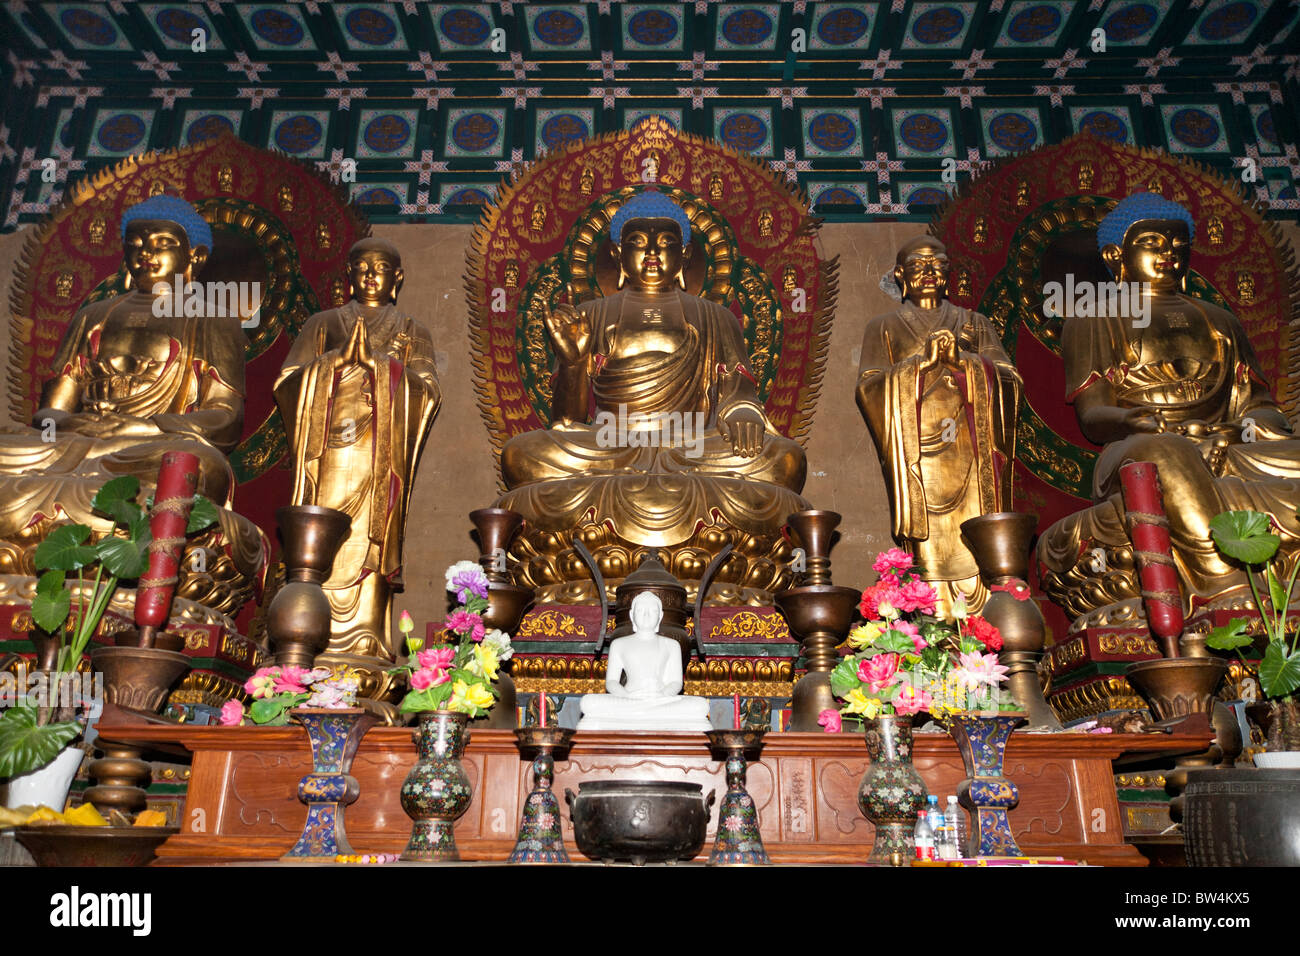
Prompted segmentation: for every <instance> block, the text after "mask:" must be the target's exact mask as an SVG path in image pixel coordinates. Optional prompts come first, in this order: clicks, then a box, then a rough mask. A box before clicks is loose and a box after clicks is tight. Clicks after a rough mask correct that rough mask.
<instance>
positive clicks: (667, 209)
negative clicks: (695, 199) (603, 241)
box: [609, 190, 691, 248]
mask: <svg viewBox="0 0 1300 956" xmlns="http://www.w3.org/2000/svg"><path fill="white" fill-rule="evenodd" d="M633 219H671V220H672V221H673V222H675V223H677V225H678V226H680V227H681V230H682V248H685V247H686V246H688V245H689V244H690V241H691V220H690V219H689V218H688V217H687V215H686V210H684V209H683V208H682V207H681V206H679V205H677V203H675V202H673V201H672V200H671V199H669V198H668V197H667V196H665V195H664V194H663V193H661V192H657V191H649V190H647V191H646V192H643V193H641V195H639V196H636V197H635V198H633V199H630V200H628V201H627V202H626V203H624V204H623V205H622V207H620V208H619V210H618V212H616V213H614V218H613V219H611V220H610V221H609V236H610V238H611V239H613V240H614V242H616V243H622V242H623V227H624V226H626V225H627V224H628V223H629V222H631V221H632V220H633Z"/></svg>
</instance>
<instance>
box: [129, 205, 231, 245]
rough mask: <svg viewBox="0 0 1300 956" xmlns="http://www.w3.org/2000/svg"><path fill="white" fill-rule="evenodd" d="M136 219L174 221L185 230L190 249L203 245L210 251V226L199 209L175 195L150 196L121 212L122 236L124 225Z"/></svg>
mask: <svg viewBox="0 0 1300 956" xmlns="http://www.w3.org/2000/svg"><path fill="white" fill-rule="evenodd" d="M136 219H159V220H164V221H166V222H174V223H176V225H178V226H180V227H181V228H182V229H184V230H185V237H186V239H188V240H189V244H190V249H191V251H192V250H194V249H195V248H197V247H199V246H204V247H206V248H207V250H208V251H209V252H211V251H212V227H211V226H209V225H208V222H207V220H206V219H204V218H203V217H202V216H200V215H199V211H198V210H197V209H195V208H194V207H193V206H191V205H190V204H189V203H187V202H186V201H185V200H184V199H178V198H177V197H175V196H165V195H159V196H150V197H149V198H148V199H146V200H145V201H144V202H139V203H136V204H135V205H134V206H132V207H131V208H130V209H128V210H127V211H126V212H124V213H122V238H123V239H125V238H126V227H127V226H129V225H130V224H131V223H132V222H134V221H135V220H136Z"/></svg>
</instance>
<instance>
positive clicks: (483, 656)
mask: <svg viewBox="0 0 1300 956" xmlns="http://www.w3.org/2000/svg"><path fill="white" fill-rule="evenodd" d="M500 664H501V661H500V659H499V658H498V657H497V652H496V651H495V650H494V649H493V648H491V647H489V646H488V645H487V644H475V645H474V657H473V658H472V659H471V660H470V661H469V662H468V663H466V665H465V669H466V670H468V671H469V672H470V673H471V674H478V676H479V677H482V678H484V679H485V680H496V679H497V668H498V667H499V666H500Z"/></svg>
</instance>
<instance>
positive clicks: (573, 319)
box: [544, 286, 591, 365]
mask: <svg viewBox="0 0 1300 956" xmlns="http://www.w3.org/2000/svg"><path fill="white" fill-rule="evenodd" d="M565 288H566V292H567V293H568V294H567V295H566V298H569V299H572V296H573V293H572V291H571V290H569V289H568V287H567V286H566V287H565ZM544 319H545V322H546V331H547V332H548V333H549V334H550V336H551V343H552V344H553V345H554V346H555V352H556V354H557V355H558V356H559V357H560V362H561V363H563V364H564V365H577V364H579V363H580V362H584V361H586V359H587V357H588V356H589V355H590V354H591V318H590V317H589V316H587V315H584V314H583V313H582V311H581V310H579V309H578V308H577V307H576V306H573V305H570V304H569V303H567V302H561V303H559V304H557V305H556V306H555V308H553V309H550V310H548V311H547V312H546V315H545V317H544Z"/></svg>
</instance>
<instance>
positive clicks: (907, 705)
mask: <svg viewBox="0 0 1300 956" xmlns="http://www.w3.org/2000/svg"><path fill="white" fill-rule="evenodd" d="M931 703H933V701H931V700H930V692H929V691H928V690H926V689H925V688H924V687H922V688H921V689H919V690H918V689H917V688H915V687H913V686H912V685H911V684H904V685H903V686H902V688H900V689H899V691H898V696H897V697H895V698H894V713H896V714H902V715H906V714H916V713H920V712H921V711H923V710H929V708H930V704H931Z"/></svg>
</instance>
